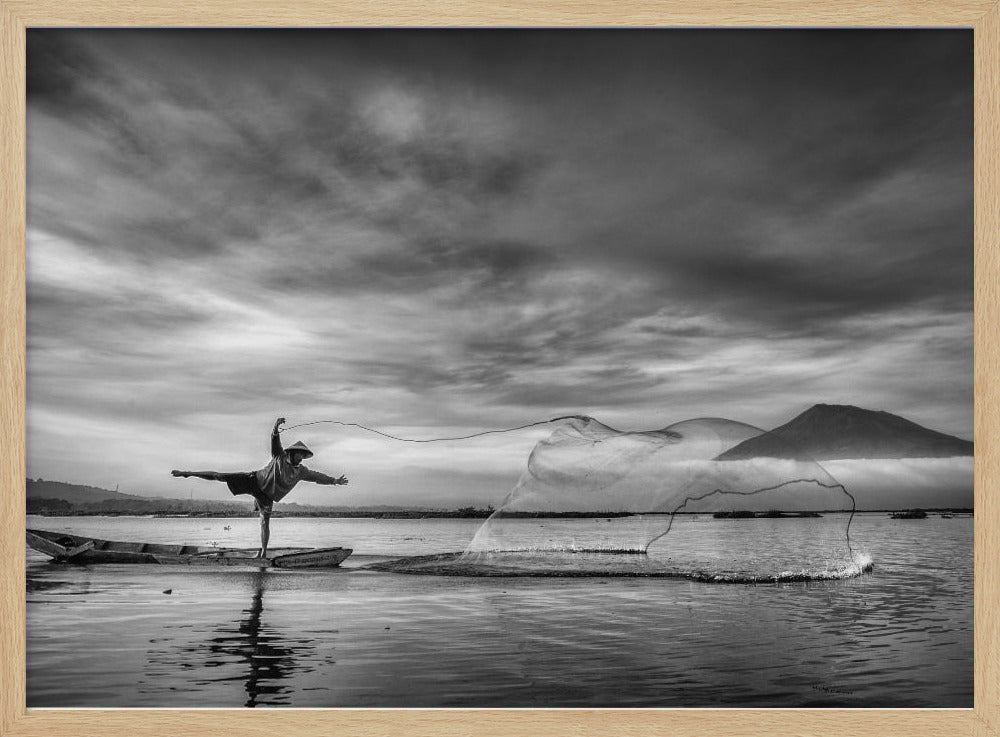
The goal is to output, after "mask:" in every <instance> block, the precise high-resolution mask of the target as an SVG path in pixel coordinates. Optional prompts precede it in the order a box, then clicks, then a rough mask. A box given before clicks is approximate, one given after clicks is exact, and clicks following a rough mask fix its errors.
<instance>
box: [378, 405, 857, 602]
mask: <svg viewBox="0 0 1000 737" xmlns="http://www.w3.org/2000/svg"><path fill="white" fill-rule="evenodd" d="M853 512H854V499H853V497H852V496H851V495H850V493H849V492H848V491H847V490H846V489H845V488H844V487H843V486H842V485H841V484H840V483H839V482H838V481H837V480H836V479H834V478H833V477H832V476H831V475H830V474H829V473H828V472H827V471H826V470H825V469H824V468H823V467H822V466H820V465H819V464H818V463H816V462H815V461H813V460H811V459H809V458H808V457H806V456H804V455H803V454H802V453H801V452H799V451H798V450H797V449H795V448H794V447H791V446H789V444H788V443H786V442H784V441H782V440H781V439H780V438H778V437H777V436H774V435H771V434H769V433H766V432H765V431H763V430H761V429H759V428H756V427H753V426H751V425H746V424H743V423H739V422H734V421H731V420H725V419H716V418H712V419H697V420H688V421H685V422H681V423H678V424H675V425H671V426H670V427H667V428H664V429H662V430H655V431H645V432H624V431H619V430H615V429H613V428H611V427H608V426H607V425H604V424H602V423H600V422H598V421H597V420H595V419H593V418H590V417H571V418H561V420H560V422H559V424H558V426H557V427H556V429H555V430H554V432H553V433H552V434H551V435H550V436H549V437H548V438H546V439H545V440H543V441H541V442H539V443H538V444H537V445H536V446H535V448H534V449H533V450H532V452H531V454H530V457H529V458H528V463H527V467H526V469H525V470H524V472H523V474H522V476H521V478H520V480H519V481H518V483H517V484H516V486H515V487H514V488H513V489H512V490H511V492H510V493H509V494H508V495H507V497H506V498H505V499H504V500H503V501H502V502H501V503H500V504H499V505H498V507H497V510H496V512H495V513H494V514H493V515H492V516H491V517H490V518H489V519H488V520H487V521H486V522H485V523H484V524H483V525H482V527H481V528H480V529H479V531H478V532H477V533H476V535H475V537H474V538H473V539H472V541H471V543H470V544H469V546H468V548H467V549H466V550H465V551H464V552H463V553H462V554H461V555H458V556H428V557H425V558H423V559H420V560H410V561H407V562H401V563H400V564H397V565H395V566H392V567H393V568H394V569H395V570H405V571H407V572H428V573H431V572H433V573H445V574H448V573H452V574H462V575H648V576H660V575H662V576H686V577H690V578H697V579H701V580H712V581H734V582H746V581H762V580H813V579H823V578H842V577H846V576H850V575H857V574H858V573H861V572H862V571H864V570H867V569H868V568H870V565H871V563H870V559H868V558H867V556H866V555H863V554H860V553H858V552H856V551H855V550H853V549H852V546H851V540H850V523H851V519H852V517H853ZM792 520H794V522H792Z"/></svg>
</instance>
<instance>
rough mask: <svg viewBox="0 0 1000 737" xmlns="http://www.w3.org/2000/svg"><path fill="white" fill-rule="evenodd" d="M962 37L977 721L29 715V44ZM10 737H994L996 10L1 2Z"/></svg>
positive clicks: (861, 3)
mask: <svg viewBox="0 0 1000 737" xmlns="http://www.w3.org/2000/svg"><path fill="white" fill-rule="evenodd" d="M371 25H387V26H465V27H469V26H551V27H562V26H589V27H605V26H607V27H611V26H638V27H643V26H645V27H649V26H660V27H663V26H671V27H674V26H727V27H747V26H749V27H776V26H810V27H843V26H850V27H857V26H878V27H969V28H973V29H974V43H975V180H976V181H975V202H976V212H975V305H976V306H975V336H976V337H975V441H976V464H975V487H976V494H975V504H976V514H975V574H976V579H975V581H976V592H975V706H974V708H972V709H942V710H937V709H916V710H906V709H903V710H892V709H886V710H879V709H876V710H871V709H869V710H858V709H803V710H772V709H765V710H754V709H726V710H702V709H691V710H685V709H680V710H658V709H639V710H613V709H612V710H470V711H459V710H435V709H427V710H363V709H361V710H359V709H336V710H294V711H269V712H262V711H261V710H189V711H184V710H170V709H162V710H157V709H149V710H114V709H112V710H91V709H86V710H30V711H29V710H27V709H26V708H25V703H26V702H25V693H26V688H25V649H26V645H25V543H24V527H25V459H26V455H25V225H26V222H25V29H26V28H28V27H39V26H50V27H51V26H58V27H71V26H81V27H86V26H91V27H94V26H102V27H112V26H127V27H144V26H189V27H208V26H216V27H225V26H298V27H311V26H313V27H314V26H327V27H334V26H340V27H344V26H348V27H350V26H371ZM0 115H2V117H0V390H2V395H0V397H2V399H0V482H2V486H0V515H2V520H3V524H2V526H0V657H2V665H0V677H2V681H0V735H10V736H11V737H14V736H15V735H46V736H51V737H59V736H62V735H65V737H82V736H85V735H123V736H124V735H130V736H135V737H141V736H145V735H148V736H149V737H159V736H160V735H179V736H186V735H190V736H191V737H203V736H204V735H239V736H240V737H253V736H255V735H260V736H261V737H264V736H267V737H270V736H271V735H274V734H287V733H292V732H293V731H294V733H295V734H297V735H300V736H301V737H307V736H308V735H351V736H352V737H355V736H356V737H361V736H363V735H397V734H398V735H408V736H411V737H423V736H424V735H426V736H427V737H450V736H451V735H462V736H467V735H497V736H500V735H503V736H504V737H506V736H507V735H515V734H517V735H520V734H525V735H539V736H540V737H555V736H556V735H574V736H576V735H612V734H613V735H622V736H635V737H639V736H641V737H647V736H648V735H653V734H669V735H675V736H676V737H686V736H688V735H690V736H691V737H694V736H696V735H697V736H701V735H708V734H725V735H760V736H763V735H775V737H781V736H785V735H787V736H789V737H790V736H791V735H798V736H803V735H817V736H819V735H824V736H826V735H859V736H864V735H870V736H871V737H881V736H882V735H928V736H931V735H940V736H941V737H953V736H955V735H974V736H975V737H1000V611H998V594H1000V583H998V572H1000V544H998V539H997V533H998V531H1000V499H998V494H1000V489H998V488H997V482H998V480H1000V474H998V468H997V463H998V456H1000V454H998V449H997V438H998V432H997V427H998V422H1000V413H998V411H997V406H996V405H997V397H998V393H1000V392H998V389H1000V387H998V380H1000V370H998V360H1000V353H998V351H997V349H996V345H995V343H996V341H995V336H996V334H997V330H998V329H1000V319H998V318H1000V315H998V310H1000V302H998V298H997V292H998V285H1000V163H998V161H1000V158H998V150H1000V147H998V142H1000V0H940V1H939V2H933V1H930V2H928V1H926V0H896V1H895V2H887V1H886V0H878V1H876V2H867V1H866V0H815V1H814V2H809V1H808V0H785V1H783V2H772V3H770V4H767V5H765V4H763V3H760V2H753V1H750V2H748V1H746V0H730V1H726V0H645V1H643V0H582V1H580V2H572V1H571V0H536V1H534V2H533V1H532V0H519V1H517V2H508V3H502V4H501V3H497V2H494V1H493V0H490V1H489V2H480V1H477V0H402V1H399V2H389V3H372V2H370V1H369V0H343V1H339V2H335V3H333V2H324V1H323V0H290V2H279V1H278V0H175V1H174V2H167V1H166V0H158V1H154V0H146V1H137V2H117V3H112V2H99V1H98V0H0Z"/></svg>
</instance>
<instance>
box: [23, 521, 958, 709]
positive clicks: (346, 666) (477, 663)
mask: <svg viewBox="0 0 1000 737" xmlns="http://www.w3.org/2000/svg"><path fill="white" fill-rule="evenodd" d="M677 519H678V522H677V523H676V524H677V525H678V527H677V528H676V529H675V530H672V531H671V533H670V535H668V536H667V537H666V538H664V539H663V540H661V541H660V542H659V543H657V545H656V546H655V549H651V550H650V557H651V558H652V559H654V560H663V561H667V562H668V563H669V564H670V565H675V566H676V564H677V563H678V561H685V563H684V565H685V566H686V565H696V566H697V567H699V568H701V569H704V568H705V567H711V566H720V567H721V569H725V568H726V567H727V566H732V565H737V564H738V561H737V562H736V563H734V561H733V558H734V555H733V554H734V551H736V550H738V549H741V547H742V545H743V543H742V542H740V541H741V539H744V538H748V537H749V538H753V539H763V538H765V537H766V536H763V535H761V534H759V533H760V532H761V531H765V532H768V533H769V534H770V536H771V538H770V539H776V540H780V541H782V542H781V545H782V546H784V548H783V549H782V552H781V556H783V557H784V558H788V559H789V560H790V561H791V565H794V560H793V558H794V555H792V554H791V553H789V550H791V551H794V550H795V549H796V547H798V546H801V547H802V548H803V549H808V548H809V546H810V544H811V542H812V543H814V542H815V541H816V540H817V539H822V536H823V535H824V534H826V535H830V534H832V533H831V532H830V531H831V530H834V531H836V530H839V529H842V528H843V524H844V521H845V520H844V519H842V518H839V517H838V516H836V515H832V516H828V517H825V518H823V519H822V520H811V519H784V520H716V519H713V518H711V517H710V516H700V517H698V518H681V517H678V518H677ZM525 522H526V523H528V524H530V525H535V526H539V525H541V524H543V523H542V522H540V521H537V520H526V521H525ZM481 523H482V521H481V520H461V519H452V520H440V519H439V520H435V519H427V520H374V519H295V518H276V519H275V520H273V522H272V539H271V545H272V546H274V547H278V546H299V545H301V546H324V545H344V546H346V547H352V548H354V550H355V553H354V555H353V556H352V557H351V558H349V559H348V560H347V561H346V562H345V564H344V567H343V568H341V569H339V570H333V571H282V570H263V571H258V570H253V569H235V568H234V569H213V568H188V567H183V566H103V565H102V566H89V567H86V566H65V565H55V564H51V563H48V562H46V561H47V559H46V558H45V557H44V556H42V555H40V554H38V553H35V552H34V551H31V550H29V551H28V570H27V577H28V586H27V638H28V643H27V644H28V657H27V690H28V699H27V700H28V706H29V707H31V708H37V707H104V708H107V707H184V708H199V707H226V708H231V707H241V706H257V707H307V708H319V707H459V708H469V707H831V706H835V707H852V708H857V707H883V708H884V707H971V706H972V689H973V673H972V667H973V520H972V518H971V517H960V516H956V517H955V518H952V519H945V518H941V517H939V516H931V517H929V518H928V519H925V520H892V519H889V518H888V516H887V515H886V514H884V513H866V514H858V515H856V516H855V518H854V520H853V522H852V525H851V541H852V546H853V548H854V550H855V552H860V553H861V554H864V555H868V556H870V557H871V559H872V561H873V563H874V570H873V571H872V572H871V573H866V574H863V575H860V576H854V577H849V578H842V579H833V580H816V581H806V582H791V583H789V582H785V583H759V584H755V585H751V584H734V583H704V582H701V581H693V580H688V579H684V578H658V577H622V576H620V575H592V576H588V577H582V578H581V577H573V576H560V575H548V576H545V577H533V576H529V577H524V576H514V575H498V576H491V577H477V576H469V575H447V576H441V575H414V574H413V573H399V572H386V571H376V570H371V569H367V568H366V567H367V566H369V565H371V564H378V563H384V562H386V561H389V560H391V559H395V558H399V557H401V556H429V555H434V554H438V553H447V552H455V551H460V550H463V549H464V548H465V546H466V545H467V544H468V543H469V541H470V540H471V539H472V538H473V536H474V535H475V533H476V531H477V530H478V529H479V527H480V525H481ZM558 524H560V525H571V526H572V525H577V526H578V528H579V533H580V538H581V539H586V538H587V535H588V534H590V533H589V532H588V530H591V529H593V526H594V525H595V524H596V523H595V522H594V521H593V520H580V521H566V520H561V521H559V523H558ZM753 525H758V527H757V528H754V527H753ZM28 526H29V527H38V528H41V529H49V530H61V531H66V532H74V533H78V534H83V535H92V536H95V537H102V538H108V539H124V540H143V541H146V542H165V543H180V542H184V543H190V544H212V543H217V544H218V545H220V546H232V547H251V546H253V545H255V544H256V543H257V541H258V524H257V521H256V520H255V519H247V518H241V519H185V518H179V519H152V518H124V517H117V518H102V517H68V518H39V517H29V519H28ZM226 526H229V527H231V529H230V530H225V529H224V528H225V527H226ZM545 529H546V530H548V532H551V529H550V528H548V527H546V528H545ZM564 531H565V530H563V531H561V532H564ZM675 533H677V534H676V535H675ZM546 534H547V533H546ZM668 540H669V544H668V542H667V541H668ZM779 547H780V546H779ZM580 560H582V561H586V560H587V559H586V558H581V559H580ZM690 561H694V563H693V564H692V563H690ZM560 565H567V564H566V563H565V562H564V563H561V564H560ZM569 565H572V563H570V564H569ZM581 565H582V564H581ZM615 565H629V564H628V563H627V561H626V562H625V563H622V564H615ZM809 565H810V566H814V565H817V563H816V562H815V561H813V562H810V563H809ZM682 567H683V566H682ZM594 572H595V573H596V572H597V571H594ZM548 573H549V574H552V573H558V571H548ZM614 573H621V571H615V572H614ZM168 591H169V593H166V592H168Z"/></svg>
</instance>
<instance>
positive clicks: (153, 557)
mask: <svg viewBox="0 0 1000 737" xmlns="http://www.w3.org/2000/svg"><path fill="white" fill-rule="evenodd" d="M26 537H27V542H28V545H29V546H30V547H32V548H34V549H35V550H37V551H38V552H40V553H45V554H46V555H48V556H50V557H51V558H52V559H53V560H55V561H57V562H60V563H79V564H83V565H88V564H91V563H157V564H161V565H215V566H219V565H222V566H254V567H257V568H272V567H273V568H336V567H337V566H339V565H340V564H341V563H342V562H343V561H344V560H346V559H347V557H348V556H349V555H350V554H351V553H353V552H354V551H353V550H351V549H350V548H273V549H271V550H268V553H269V557H268V558H258V557H256V556H257V553H258V548H217V547H210V546H198V545H161V544H159V543H139V542H120V541H115V540H100V539H98V538H94V537H82V536H80V535H70V534H68V533H65V532H49V531H47V530H27V534H26Z"/></svg>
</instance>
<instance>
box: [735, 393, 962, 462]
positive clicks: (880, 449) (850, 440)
mask: <svg viewBox="0 0 1000 737" xmlns="http://www.w3.org/2000/svg"><path fill="white" fill-rule="evenodd" d="M972 450H973V444H972V442H970V441H968V440H962V439H961V438H956V437H954V436H952V435H945V434H944V433H940V432H936V431H934V430H928V429H927V428H926V427H922V426H921V425H918V424H917V423H915V422H911V421H910V420H907V419H904V418H903V417H900V416H899V415H894V414H891V413H889V412H876V411H873V410H869V409H862V408H860V407H852V406H850V405H843V404H817V405H815V406H813V407H810V408H809V409H807V410H806V411H805V412H803V413H802V414H800V415H799V416H798V417H796V418H794V419H793V420H791V421H790V422H787V423H785V424H784V425H782V426H780V427H776V428H774V429H773V430H772V431H771V432H769V433H765V434H763V435H758V436H757V437H754V438H750V439H749V440H746V441H744V442H742V443H740V444H739V445H737V446H734V447H733V448H730V449H729V450H727V451H726V452H725V453H722V454H721V455H719V456H718V458H717V460H737V459H741V458H796V459H801V460H810V459H811V460H816V461H827V460H835V459H845V458H950V457H954V456H971V455H972Z"/></svg>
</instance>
